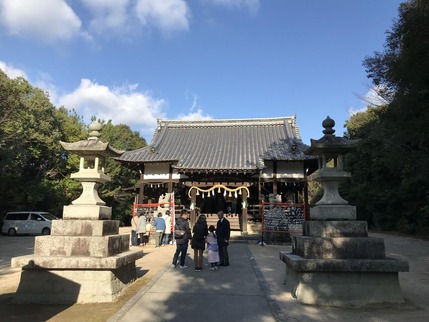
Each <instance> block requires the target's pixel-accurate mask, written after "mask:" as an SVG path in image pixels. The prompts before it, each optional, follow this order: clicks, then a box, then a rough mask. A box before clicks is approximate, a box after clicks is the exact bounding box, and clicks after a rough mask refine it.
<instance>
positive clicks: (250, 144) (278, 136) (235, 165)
mask: <svg viewBox="0 0 429 322" xmlns="http://www.w3.org/2000/svg"><path fill="white" fill-rule="evenodd" d="M295 121H296V118H295V116H291V117H281V118H263V119H233V120H209V121H172V120H158V126H157V129H156V131H155V134H154V136H153V139H152V141H151V143H150V144H149V145H148V146H146V147H144V148H142V149H138V150H134V151H127V152H125V153H124V154H123V155H122V156H121V157H119V158H118V160H119V161H121V162H126V163H152V162H167V161H172V162H173V163H175V165H173V167H175V168H176V169H178V170H179V171H183V172H185V171H225V170H226V171H229V170H231V171H244V172H247V171H257V170H259V169H263V168H264V167H265V165H264V160H289V161H297V160H306V159H313V158H314V157H311V156H307V155H305V154H304V153H303V151H304V150H306V149H307V148H308V146H307V145H305V144H303V143H302V141H301V136H300V134H299V129H298V126H297V125H296V123H295Z"/></svg>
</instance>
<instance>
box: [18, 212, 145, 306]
mask: <svg viewBox="0 0 429 322" xmlns="http://www.w3.org/2000/svg"><path fill="white" fill-rule="evenodd" d="M118 233H119V222H118V221H117V220H55V221H53V222H52V234H51V235H50V236H38V237H36V239H35V247H34V254H33V255H27V256H20V257H15V258H12V267H21V268H22V270H23V271H22V273H21V281H20V284H19V287H18V290H17V292H16V295H15V299H14V301H15V302H18V303H51V304H71V303H99V302H111V301H114V300H116V298H117V297H118V295H119V294H120V293H121V291H122V290H123V289H124V288H125V287H126V286H127V285H128V284H129V283H131V282H133V281H134V280H135V279H136V267H135V261H136V260H138V259H139V258H141V257H142V256H143V251H130V250H129V244H130V240H129V239H130V236H129V235H128V234H127V235H119V234H118Z"/></svg>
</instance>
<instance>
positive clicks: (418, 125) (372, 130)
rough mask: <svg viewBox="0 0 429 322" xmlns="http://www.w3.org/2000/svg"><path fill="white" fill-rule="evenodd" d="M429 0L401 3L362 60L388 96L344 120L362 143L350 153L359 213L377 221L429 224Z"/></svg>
mask: <svg viewBox="0 0 429 322" xmlns="http://www.w3.org/2000/svg"><path fill="white" fill-rule="evenodd" d="M428 34H429V2H427V1H420V0H414V1H409V2H407V3H404V4H401V6H400V9H399V18H398V20H397V21H396V22H395V23H394V25H393V27H392V29H391V30H390V31H389V32H388V36H387V39H386V44H385V51H384V52H382V53H380V52H376V53H374V55H373V56H371V57H367V58H366V59H365V61H364V66H365V67H366V70H367V73H368V77H369V78H371V79H372V81H373V83H374V85H376V86H378V87H377V88H378V90H379V93H380V94H381V95H382V96H383V97H384V98H385V99H386V100H387V101H388V102H389V104H388V105H386V106H379V107H369V108H368V110H367V111H365V112H362V113H359V114H356V115H354V116H352V117H351V118H350V119H349V120H348V121H347V124H346V126H347V129H348V132H347V135H348V136H349V137H350V138H351V139H356V138H359V139H362V144H361V145H360V146H359V147H358V148H357V149H356V150H355V151H353V152H351V153H349V154H348V155H347V157H346V162H345V166H346V168H347V169H348V170H350V171H351V172H352V174H353V177H352V179H351V183H350V185H348V187H347V188H346V193H347V195H348V196H349V201H350V202H352V203H355V204H356V205H357V209H358V217H359V218H360V219H365V220H368V222H369V223H370V225H372V226H375V227H376V228H379V229H386V230H397V231H400V232H404V233H410V234H424V233H427V232H428V230H429V217H428V215H429V214H428V207H429V197H428V196H429V164H428V162H427V160H428V159H429V131H428V130H427V124H428V122H429V55H428V52H429V38H428V37H427V35H428Z"/></svg>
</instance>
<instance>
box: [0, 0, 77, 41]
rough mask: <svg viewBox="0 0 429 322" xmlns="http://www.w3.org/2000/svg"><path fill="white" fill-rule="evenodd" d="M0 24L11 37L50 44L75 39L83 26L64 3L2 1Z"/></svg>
mask: <svg viewBox="0 0 429 322" xmlns="http://www.w3.org/2000/svg"><path fill="white" fill-rule="evenodd" d="M0 24H2V25H3V26H4V27H6V29H7V30H8V31H9V33H10V34H12V35H16V36H21V37H36V38H38V39H41V40H43V41H45V42H48V43H51V42H54V41H57V40H69V39H71V38H73V37H75V36H76V35H78V34H79V33H80V27H81V24H82V23H81V20H80V19H79V17H78V16H77V15H76V14H75V13H74V11H73V10H72V9H71V7H70V6H69V5H68V4H67V2H66V1H65V0H38V1H28V0H3V1H1V2H0Z"/></svg>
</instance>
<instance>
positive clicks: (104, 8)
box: [81, 0, 131, 34]
mask: <svg viewBox="0 0 429 322" xmlns="http://www.w3.org/2000/svg"><path fill="white" fill-rule="evenodd" d="M81 2H82V3H83V5H84V6H85V7H86V8H87V9H88V10H89V11H90V12H91V14H92V19H90V22H89V27H90V29H91V30H93V31H95V32H96V33H98V34H101V33H102V32H104V31H113V32H115V33H126V32H127V31H129V21H130V18H129V15H130V14H129V12H128V11H129V6H130V3H131V1H130V0H81Z"/></svg>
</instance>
